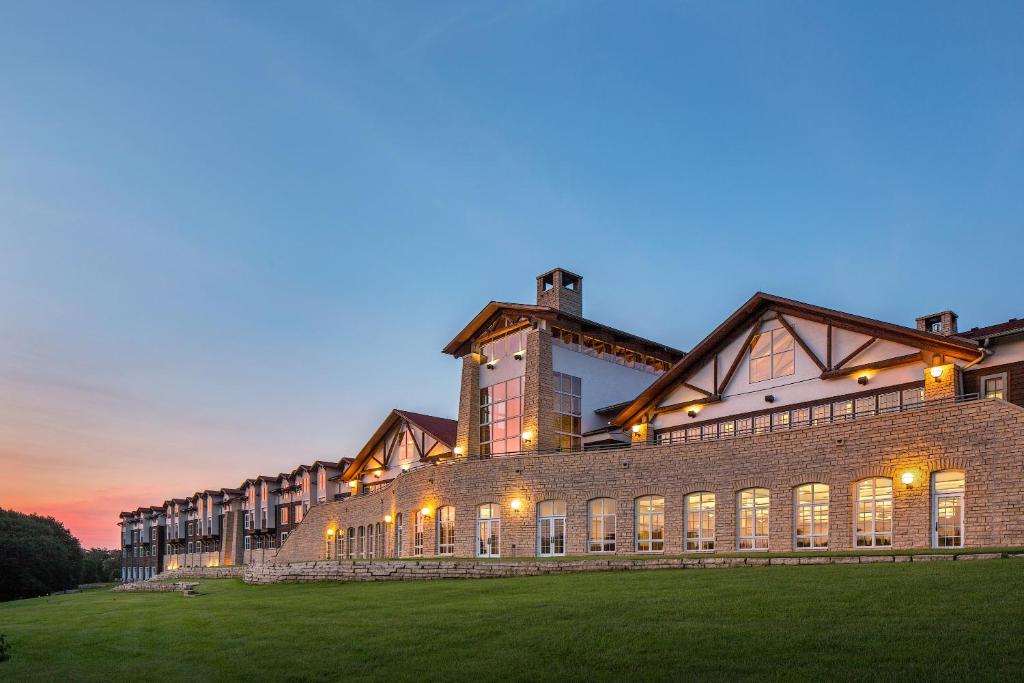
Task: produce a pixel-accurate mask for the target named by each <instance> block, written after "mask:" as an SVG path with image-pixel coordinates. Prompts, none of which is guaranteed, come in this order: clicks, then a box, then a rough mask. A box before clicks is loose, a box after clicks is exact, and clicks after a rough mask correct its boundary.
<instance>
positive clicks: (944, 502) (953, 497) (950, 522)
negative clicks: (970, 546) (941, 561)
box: [932, 493, 964, 548]
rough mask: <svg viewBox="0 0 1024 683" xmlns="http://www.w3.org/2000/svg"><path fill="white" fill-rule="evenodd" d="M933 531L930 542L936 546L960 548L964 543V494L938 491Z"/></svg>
mask: <svg viewBox="0 0 1024 683" xmlns="http://www.w3.org/2000/svg"><path fill="white" fill-rule="evenodd" d="M933 514H934V518H935V532H934V538H933V539H932V544H933V545H934V546H935V547H936V548H961V547H963V544H964V495H963V494H962V493H939V494H936V496H935V509H934V512H933Z"/></svg>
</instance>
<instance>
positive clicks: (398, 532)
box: [395, 512, 404, 557]
mask: <svg viewBox="0 0 1024 683" xmlns="http://www.w3.org/2000/svg"><path fill="white" fill-rule="evenodd" d="M403 519H404V518H403V517H402V513H401V512H399V513H398V514H397V515H395V557H401V556H402V535H403V534H402V520H403Z"/></svg>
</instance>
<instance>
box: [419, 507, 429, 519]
mask: <svg viewBox="0 0 1024 683" xmlns="http://www.w3.org/2000/svg"><path fill="white" fill-rule="evenodd" d="M420 514H421V515H423V516H424V517H429V516H430V508H428V507H425V508H423V509H422V510H420Z"/></svg>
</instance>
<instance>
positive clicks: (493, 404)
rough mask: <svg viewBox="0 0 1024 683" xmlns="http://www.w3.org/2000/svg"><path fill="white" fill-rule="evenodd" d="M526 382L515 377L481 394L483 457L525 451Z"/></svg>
mask: <svg viewBox="0 0 1024 683" xmlns="http://www.w3.org/2000/svg"><path fill="white" fill-rule="evenodd" d="M522 433H523V378H522V377H513V378H512V379H510V380H508V381H507V382H499V383H497V384H494V385H491V386H489V387H484V388H483V389H481V390H480V453H481V454H482V455H492V454H497V455H501V454H503V453H518V452H519V451H521V450H522V443H521V440H522Z"/></svg>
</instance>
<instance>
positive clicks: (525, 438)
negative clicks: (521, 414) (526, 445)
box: [522, 429, 533, 441]
mask: <svg viewBox="0 0 1024 683" xmlns="http://www.w3.org/2000/svg"><path fill="white" fill-rule="evenodd" d="M522 436H523V441H533V432H531V431H530V430H529V429H526V430H523V434H522Z"/></svg>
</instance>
